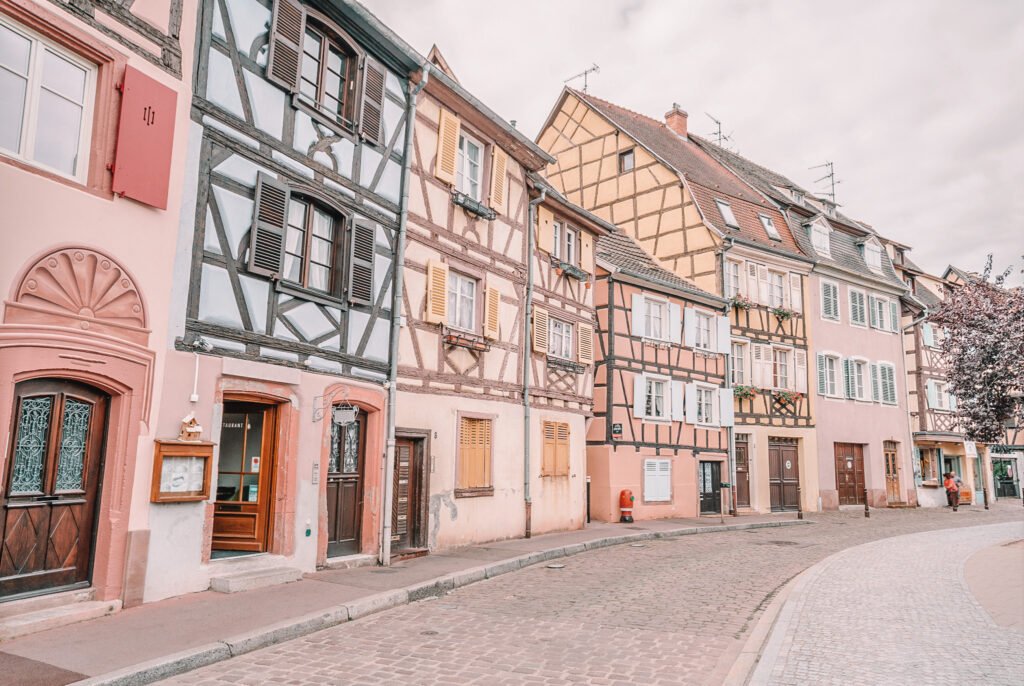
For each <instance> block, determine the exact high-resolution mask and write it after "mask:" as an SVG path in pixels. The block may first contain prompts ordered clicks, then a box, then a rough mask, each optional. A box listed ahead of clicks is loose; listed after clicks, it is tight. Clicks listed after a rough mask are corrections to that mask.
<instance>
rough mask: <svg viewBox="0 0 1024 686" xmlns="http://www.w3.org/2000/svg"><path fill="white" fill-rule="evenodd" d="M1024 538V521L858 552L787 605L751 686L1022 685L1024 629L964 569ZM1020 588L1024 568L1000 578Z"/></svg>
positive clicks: (824, 567) (825, 567)
mask: <svg viewBox="0 0 1024 686" xmlns="http://www.w3.org/2000/svg"><path fill="white" fill-rule="evenodd" d="M1022 538H1024V523H1022V522H1019V521H1018V522H1010V523H1001V524H990V525H984V526H977V527H970V528H966V529H959V530H952V529H945V530H939V531H929V532H925V533H915V534H910V535H905V536H898V537H895V538H889V539H884V540H881V541H876V542H874V543H868V544H865V545H861V546H857V547H855V548H849V549H847V550H844V551H842V552H840V553H837V554H835V555H833V556H832V557H830V558H828V559H826V560H824V561H822V562H821V563H819V564H818V565H816V566H815V567H812V568H811V569H809V570H807V572H805V573H804V574H803V575H802V576H801V577H800V578H799V579H798V580H797V581H796V583H795V585H794V586H793V588H792V590H791V594H790V596H789V598H788V600H787V601H786V603H785V605H784V606H783V607H782V610H781V611H780V613H779V615H778V619H777V621H776V623H775V626H774V627H773V629H772V631H771V633H770V635H769V638H768V641H767V643H766V645H765V647H764V652H763V654H762V658H761V661H760V662H759V663H758V665H757V668H756V669H755V671H754V674H753V675H752V677H751V679H750V681H749V684H751V686H764V685H769V684H770V685H773V686H774V685H777V686H799V685H802V684H843V686H857V685H862V684H863V685H865V686H867V685H871V684H881V683H897V684H911V683H912V684H922V685H924V684H936V685H943V686H944V685H947V684H948V686H957V685H959V684H961V683H964V682H965V681H969V682H972V683H982V684H992V685H998V684H1007V685H1011V684H1019V683H1021V675H1022V674H1024V631H1022V630H1021V629H1015V628H1009V627H1007V626H999V624H998V623H997V622H996V621H994V620H993V617H992V616H990V614H989V613H988V612H986V610H985V609H984V607H983V606H982V604H981V603H979V602H978V600H977V599H976V598H975V597H974V594H973V593H972V591H971V588H970V586H969V584H968V583H967V581H966V580H965V574H964V569H965V563H967V561H968V559H969V558H971V557H972V556H973V555H974V554H975V553H978V552H979V551H982V552H984V551H986V550H989V549H991V548H992V547H993V546H1001V545H1004V544H1008V543H1011V542H1013V541H1018V540H1020V539H1022ZM996 575H997V576H1005V578H1006V579H1008V580H1010V581H1011V587H1013V588H1019V583H1018V580H1019V579H1020V578H1021V577H1022V576H1024V568H1019V567H1016V564H1013V565H1011V566H1009V567H1006V568H1002V569H999V570H997V572H996Z"/></svg>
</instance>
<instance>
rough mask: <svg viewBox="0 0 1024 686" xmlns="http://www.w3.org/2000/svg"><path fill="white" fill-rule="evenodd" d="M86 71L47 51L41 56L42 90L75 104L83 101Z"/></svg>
mask: <svg viewBox="0 0 1024 686" xmlns="http://www.w3.org/2000/svg"><path fill="white" fill-rule="evenodd" d="M85 77H86V71H85V70H84V69H82V68H81V67H80V66H78V65H77V64H74V63H72V62H69V61H68V60H66V59H64V58H63V57H60V56H59V55H56V54H54V53H52V52H50V51H49V50H47V51H46V52H45V53H44V55H43V79H42V84H43V88H46V89H48V90H51V91H54V92H55V93H58V94H60V95H63V96H64V97H65V98H68V99H69V100H73V101H74V102H75V103H77V104H81V103H82V101H83V100H84V99H85Z"/></svg>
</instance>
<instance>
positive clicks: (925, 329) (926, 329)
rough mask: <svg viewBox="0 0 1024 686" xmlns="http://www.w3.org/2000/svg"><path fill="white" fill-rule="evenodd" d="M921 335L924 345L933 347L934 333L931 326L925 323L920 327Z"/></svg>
mask: <svg viewBox="0 0 1024 686" xmlns="http://www.w3.org/2000/svg"><path fill="white" fill-rule="evenodd" d="M921 335H922V336H923V337H924V344H925V345H926V346H928V347H929V348H931V347H932V346H934V345H935V331H934V330H933V329H932V325H931V324H929V323H928V322H925V323H924V324H922V325H921Z"/></svg>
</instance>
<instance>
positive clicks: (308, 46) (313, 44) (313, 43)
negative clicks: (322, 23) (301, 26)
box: [302, 31, 321, 62]
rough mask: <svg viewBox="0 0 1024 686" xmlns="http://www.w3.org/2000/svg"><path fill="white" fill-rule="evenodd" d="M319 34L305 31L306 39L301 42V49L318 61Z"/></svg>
mask: <svg viewBox="0 0 1024 686" xmlns="http://www.w3.org/2000/svg"><path fill="white" fill-rule="evenodd" d="M320 46H321V43H320V36H319V35H317V34H315V33H313V32H312V31H306V40H304V41H303V42H302V51H303V52H304V53H306V54H307V55H309V56H310V57H313V58H315V59H316V60H317V61H318V62H319V61H320Z"/></svg>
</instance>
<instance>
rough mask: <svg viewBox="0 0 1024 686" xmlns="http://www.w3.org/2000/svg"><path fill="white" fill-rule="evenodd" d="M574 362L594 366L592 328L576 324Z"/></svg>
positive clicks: (588, 325)
mask: <svg viewBox="0 0 1024 686" xmlns="http://www.w3.org/2000/svg"><path fill="white" fill-rule="evenodd" d="M576 360H577V361H578V362H579V363H580V364H594V327H593V326H591V325H590V324H584V323H583V322H579V323H578V324H576Z"/></svg>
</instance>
